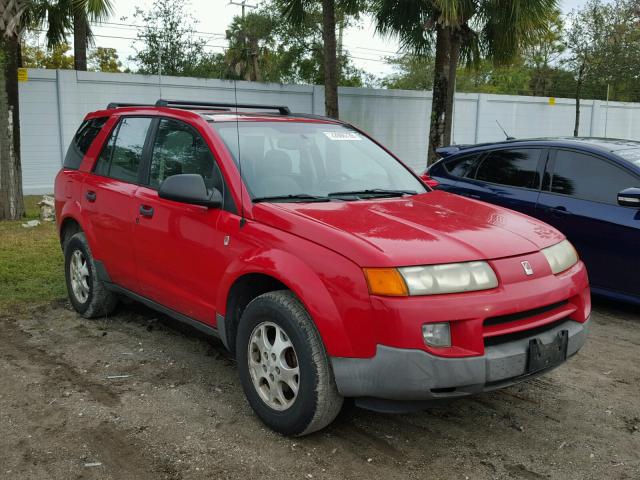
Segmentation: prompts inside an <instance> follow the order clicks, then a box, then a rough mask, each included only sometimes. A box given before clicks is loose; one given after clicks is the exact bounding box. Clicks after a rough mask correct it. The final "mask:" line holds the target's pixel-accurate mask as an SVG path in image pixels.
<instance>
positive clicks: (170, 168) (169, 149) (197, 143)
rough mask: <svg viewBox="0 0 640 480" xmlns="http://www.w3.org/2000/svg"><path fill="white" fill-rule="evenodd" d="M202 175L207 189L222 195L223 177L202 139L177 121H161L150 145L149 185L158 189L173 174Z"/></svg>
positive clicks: (187, 126)
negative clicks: (151, 148) (214, 189)
mask: <svg viewBox="0 0 640 480" xmlns="http://www.w3.org/2000/svg"><path fill="white" fill-rule="evenodd" d="M183 173H195V174H198V175H201V176H202V178H203V179H204V183H205V185H206V186H207V188H208V189H211V188H217V189H218V190H220V192H222V175H221V173H220V170H219V168H218V165H217V163H216V161H215V159H214V158H213V154H212V153H211V150H209V147H208V146H207V144H206V143H205V141H204V139H203V138H202V137H201V136H200V134H198V133H197V132H196V131H195V130H194V129H193V128H191V127H190V126H189V125H187V124H186V123H183V122H180V121H178V120H170V119H162V120H160V125H159V126H158V134H157V136H156V140H155V142H154V145H153V153H152V157H151V172H150V175H149V184H150V186H151V187H153V188H159V187H160V185H161V184H162V182H163V181H164V180H165V179H166V178H167V177H170V176H172V175H180V174H183Z"/></svg>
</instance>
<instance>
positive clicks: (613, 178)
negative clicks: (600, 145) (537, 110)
mask: <svg viewBox="0 0 640 480" xmlns="http://www.w3.org/2000/svg"><path fill="white" fill-rule="evenodd" d="M630 187H640V179H639V178H638V177H636V176H635V175H634V174H633V173H632V172H630V171H628V170H626V169H624V168H622V167H620V166H619V165H617V164H616V163H615V162H613V161H610V160H608V159H606V158H604V157H600V156H596V155H592V154H588V153H583V152H579V151H574V150H568V149H558V150H554V151H553V152H552V155H551V158H550V162H549V167H548V175H545V187H544V191H543V192H542V193H541V194H540V198H539V200H538V207H537V216H538V217H539V218H540V219H542V220H544V221H545V222H547V223H549V224H550V225H553V226H554V227H556V228H557V229H558V230H560V231H561V232H562V233H564V234H565V235H566V236H567V238H568V239H569V240H570V241H571V243H573V245H575V247H576V249H577V250H578V253H579V254H580V257H581V258H582V260H583V261H584V262H585V264H586V265H587V270H588V272H589V280H590V282H591V285H592V286H594V287H597V288H605V289H610V290H616V291H620V292H625V293H630V294H635V295H640V282H638V279H637V278H638V270H639V269H640V256H639V254H638V245H639V244H640V214H639V210H638V209H636V208H630V207H622V206H619V205H618V202H617V195H618V192H620V191H621V190H624V189H625V188H630Z"/></svg>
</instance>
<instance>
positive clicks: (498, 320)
mask: <svg viewBox="0 0 640 480" xmlns="http://www.w3.org/2000/svg"><path fill="white" fill-rule="evenodd" d="M568 303H569V301H568V300H563V301H561V302H556V303H552V304H551V305H546V306H544V307H538V308H532V309H531V310H525V311H523V312H516V313H509V314H508V315H499V316H497V317H489V318H487V319H485V321H484V325H485V327H490V326H493V325H501V324H503V323H510V322H516V321H518V320H524V319H525V318H531V317H535V316H536V315H542V314H543V313H547V312H551V311H552V310H555V309H556V308H560V307H564V306H565V305H567V304H568Z"/></svg>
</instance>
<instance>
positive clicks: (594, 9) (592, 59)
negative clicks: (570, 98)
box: [564, 0, 611, 137]
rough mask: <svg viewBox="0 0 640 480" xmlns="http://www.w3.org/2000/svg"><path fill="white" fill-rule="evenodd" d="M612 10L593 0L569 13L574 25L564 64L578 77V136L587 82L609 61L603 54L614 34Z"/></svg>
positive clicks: (576, 79) (601, 71)
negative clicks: (611, 18) (612, 29)
mask: <svg viewBox="0 0 640 480" xmlns="http://www.w3.org/2000/svg"><path fill="white" fill-rule="evenodd" d="M609 13H610V12H609V7H608V6H607V5H605V4H603V3H602V1H601V0H590V1H589V2H588V3H587V4H586V5H585V6H584V7H583V8H582V9H579V10H574V11H572V12H571V14H570V15H569V23H570V25H571V27H570V28H569V30H568V31H567V32H566V44H567V47H568V49H569V55H568V57H567V58H566V59H565V62H564V63H565V65H566V66H567V67H568V68H569V69H570V70H571V72H572V73H573V75H574V78H575V99H576V118H575V124H574V128H573V136H574V137H577V136H578V134H579V132H580V100H581V98H582V87H583V85H584V82H585V80H586V79H587V78H589V77H590V76H592V75H595V74H596V73H597V72H599V73H600V74H602V73H603V70H604V69H606V68H607V67H605V65H606V64H607V63H608V62H609V60H607V59H606V57H605V56H604V55H603V54H604V52H605V51H606V47H605V44H606V42H607V41H608V38H609V36H610V35H611V24H610V22H609ZM607 76H608V75H607Z"/></svg>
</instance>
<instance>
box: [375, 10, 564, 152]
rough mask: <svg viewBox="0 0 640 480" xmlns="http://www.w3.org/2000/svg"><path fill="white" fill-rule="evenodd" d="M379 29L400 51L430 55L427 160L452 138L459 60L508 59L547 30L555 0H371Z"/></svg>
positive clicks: (507, 61)
mask: <svg viewBox="0 0 640 480" xmlns="http://www.w3.org/2000/svg"><path fill="white" fill-rule="evenodd" d="M373 4H374V7H373V9H374V12H375V17H376V21H377V26H378V31H379V32H381V33H383V34H393V35H396V36H398V37H399V38H400V42H401V45H402V46H403V47H404V48H405V50H408V51H411V52H413V53H416V54H425V53H432V52H433V50H434V47H435V62H434V66H435V72H434V82H433V100H432V109H431V122H430V129H429V152H428V158H427V163H428V164H430V163H432V162H433V161H434V160H435V159H436V153H435V150H436V148H438V147H440V146H442V145H444V144H448V143H450V141H451V129H452V113H453V95H454V90H455V81H456V73H457V70H458V63H459V60H460V58H463V59H464V60H466V61H467V62H468V63H470V62H478V60H479V58H480V53H481V52H482V53H483V54H484V56H485V58H487V59H488V60H490V61H491V62H493V63H495V64H498V65H500V64H505V63H509V62H510V61H512V60H513V58H514V57H515V56H516V55H517V53H518V52H519V51H520V50H521V47H522V44H523V43H524V42H525V41H526V39H527V38H528V37H530V36H531V35H532V34H534V33H535V32H539V31H543V30H545V29H546V28H548V22H549V18H550V17H551V15H552V14H553V12H554V11H555V10H556V8H557V5H556V4H557V2H556V0H512V1H506V0H478V1H473V0H430V1H425V0H406V1H403V2H398V1H396V0H373Z"/></svg>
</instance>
